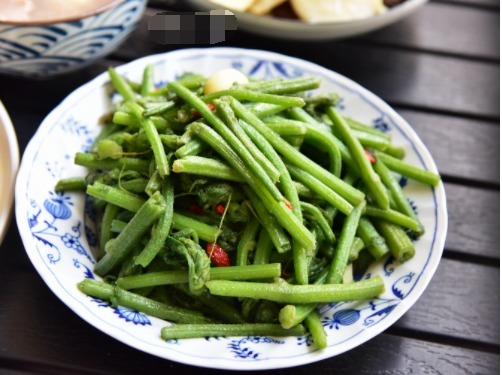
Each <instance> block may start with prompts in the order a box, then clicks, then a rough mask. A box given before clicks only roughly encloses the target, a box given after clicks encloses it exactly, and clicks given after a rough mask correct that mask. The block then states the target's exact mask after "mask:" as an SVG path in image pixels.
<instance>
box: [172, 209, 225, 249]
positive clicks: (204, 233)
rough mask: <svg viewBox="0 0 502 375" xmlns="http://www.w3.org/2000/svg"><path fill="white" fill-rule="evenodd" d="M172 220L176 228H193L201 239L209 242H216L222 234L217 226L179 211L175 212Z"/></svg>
mask: <svg viewBox="0 0 502 375" xmlns="http://www.w3.org/2000/svg"><path fill="white" fill-rule="evenodd" d="M172 220H173V228H174V229H178V230H181V229H193V230H194V231H195V232H196V233H197V235H198V236H199V237H200V238H201V239H203V240H204V241H207V242H214V241H215V239H216V238H217V237H218V235H219V234H220V230H219V229H218V228H217V227H215V226H212V225H208V224H205V223H203V222H200V221H198V220H195V219H192V218H190V217H188V216H184V215H181V214H179V213H178V212H174V213H173V219H172Z"/></svg>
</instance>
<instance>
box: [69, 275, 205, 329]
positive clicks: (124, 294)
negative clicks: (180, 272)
mask: <svg viewBox="0 0 502 375" xmlns="http://www.w3.org/2000/svg"><path fill="white" fill-rule="evenodd" d="M78 289H79V290H80V291H81V292H83V293H85V294H87V295H89V296H92V297H95V298H99V299H103V300H108V301H112V302H113V303H114V304H116V305H118V306H124V307H126V308H129V309H133V310H138V311H141V312H144V313H145V314H148V315H151V316H154V317H156V318H160V319H165V320H170V321H174V322H179V323H204V322H207V319H206V318H204V316H203V315H202V314H201V313H199V312H197V311H192V310H189V309H185V308H182V307H176V306H169V305H166V304H164V303H161V302H157V301H154V300H152V299H149V298H146V297H143V296H140V295H139V294H135V293H131V292H128V291H125V290H123V289H121V288H118V287H113V286H112V285H109V284H105V283H103V282H100V281H97V280H93V279H85V280H83V281H81V282H80V283H79V284H78Z"/></svg>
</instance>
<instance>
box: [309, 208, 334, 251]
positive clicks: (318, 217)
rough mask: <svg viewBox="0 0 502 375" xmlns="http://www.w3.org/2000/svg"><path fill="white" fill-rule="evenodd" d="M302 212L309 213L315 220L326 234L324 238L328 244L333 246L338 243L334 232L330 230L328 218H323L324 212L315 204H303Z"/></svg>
mask: <svg viewBox="0 0 502 375" xmlns="http://www.w3.org/2000/svg"><path fill="white" fill-rule="evenodd" d="M301 207H302V210H303V211H305V212H307V213H308V215H309V216H310V217H311V218H312V219H313V221H314V222H315V223H316V224H317V225H318V226H319V228H320V229H321V231H322V233H323V234H324V238H325V239H326V242H327V243H329V244H333V243H335V241H336V237H335V234H334V233H333V230H332V229H331V228H330V225H329V223H328V221H327V220H326V218H325V217H324V216H323V214H322V212H321V211H320V210H319V208H318V207H316V206H314V205H313V204H310V203H306V202H301Z"/></svg>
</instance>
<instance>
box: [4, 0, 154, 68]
mask: <svg viewBox="0 0 502 375" xmlns="http://www.w3.org/2000/svg"><path fill="white" fill-rule="evenodd" d="M146 2H147V0H125V1H123V2H120V3H119V4H118V5H116V6H115V7H113V8H111V9H108V10H106V11H104V12H102V13H98V14H94V15H90V16H87V17H84V18H82V19H77V20H72V21H64V22H56V23H52V24H40V25H26V24H19V25H17V24H7V23H1V24H0V73H2V74H12V75H20V76H27V77H44V78H45V77H49V76H53V75H56V74H61V73H66V72H69V71H72V70H76V69H79V68H82V67H84V66H86V65H88V64H90V63H92V62H93V61H94V60H96V59H99V58H101V57H103V56H105V55H107V54H109V53H111V52H112V51H113V50H114V49H116V48H117V47H118V46H119V45H120V43H121V42H123V41H124V39H125V38H126V37H127V36H128V35H129V34H130V33H131V31H132V30H133V29H134V27H135V25H136V23H137V22H138V20H139V19H140V18H141V16H142V15H143V12H144V10H145V6H146Z"/></svg>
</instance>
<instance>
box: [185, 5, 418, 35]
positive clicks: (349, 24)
mask: <svg viewBox="0 0 502 375" xmlns="http://www.w3.org/2000/svg"><path fill="white" fill-rule="evenodd" d="M188 2H189V3H190V4H191V5H192V7H193V8H194V9H198V10H211V9H218V8H221V7H220V6H218V5H216V4H214V3H211V2H210V1H209V0H188ZM426 2H427V0H405V1H404V2H403V3H401V4H399V5H396V6H394V7H392V8H390V9H389V10H388V11H387V12H384V13H382V14H378V15H375V16H373V17H368V18H364V19H359V20H354V21H344V22H332V23H319V24H309V23H306V22H303V21H300V20H290V19H284V18H277V17H270V16H258V15H254V14H250V13H242V12H234V13H235V15H236V17H237V22H238V28H239V29H242V30H245V31H248V32H250V33H255V34H259V35H263V36H268V37H273V38H278V39H289V40H298V41H324V40H336V39H344V38H349V37H354V36H357V35H361V34H365V33H369V32H371V31H374V30H377V29H380V28H382V27H385V26H388V25H390V24H392V23H395V22H397V21H399V20H401V19H403V18H405V17H406V16H408V15H410V14H411V13H413V12H415V11H416V10H417V9H418V8H420V7H421V6H422V5H424V4H425V3H426Z"/></svg>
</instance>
